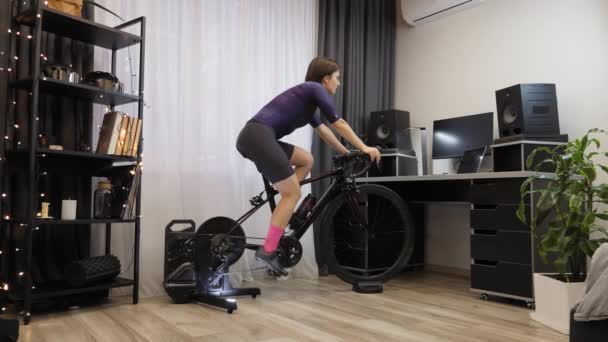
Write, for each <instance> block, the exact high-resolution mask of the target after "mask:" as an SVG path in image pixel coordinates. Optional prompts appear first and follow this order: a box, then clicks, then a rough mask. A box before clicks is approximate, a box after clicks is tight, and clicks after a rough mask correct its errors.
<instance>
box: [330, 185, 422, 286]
mask: <svg viewBox="0 0 608 342" xmlns="http://www.w3.org/2000/svg"><path fill="white" fill-rule="evenodd" d="M321 225H322V226H321V234H322V238H323V240H322V241H324V243H325V245H324V247H325V248H326V251H327V259H326V262H327V265H328V267H329V271H330V272H332V273H334V274H335V275H336V276H338V277H339V278H340V279H342V280H343V281H345V282H347V283H350V284H356V283H357V282H361V281H387V280H389V279H391V278H392V277H393V276H394V275H395V274H396V273H397V272H399V271H401V270H402V269H403V268H404V267H405V266H406V264H407V262H408V261H409V259H410V257H411V255H412V251H413V244H414V227H413V222H412V219H411V214H410V212H409V210H408V207H407V204H406V203H405V202H404V201H403V199H402V198H401V197H400V196H399V195H398V194H397V193H395V192H394V191H392V190H391V189H389V188H387V187H385V186H381V185H375V184H364V185H361V186H360V187H359V192H358V193H356V192H345V193H342V194H340V195H339V196H338V197H336V198H335V199H334V200H332V201H331V202H330V203H329V205H328V206H327V208H326V211H325V214H324V215H323V218H322V220H321Z"/></svg>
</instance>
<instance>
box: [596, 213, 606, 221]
mask: <svg viewBox="0 0 608 342" xmlns="http://www.w3.org/2000/svg"><path fill="white" fill-rule="evenodd" d="M595 217H597V218H599V219H600V220H604V221H608V214H605V213H604V214H600V213H595Z"/></svg>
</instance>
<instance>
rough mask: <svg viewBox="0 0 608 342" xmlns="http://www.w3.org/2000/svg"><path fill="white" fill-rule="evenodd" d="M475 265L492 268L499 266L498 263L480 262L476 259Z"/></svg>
mask: <svg viewBox="0 0 608 342" xmlns="http://www.w3.org/2000/svg"><path fill="white" fill-rule="evenodd" d="M474 262H475V265H482V266H490V267H496V266H497V265H498V261H490V260H478V259H475V261H474Z"/></svg>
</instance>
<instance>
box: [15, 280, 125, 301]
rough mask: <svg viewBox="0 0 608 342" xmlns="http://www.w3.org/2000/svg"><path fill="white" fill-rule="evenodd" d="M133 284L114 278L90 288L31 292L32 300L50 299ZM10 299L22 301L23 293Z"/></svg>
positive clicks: (50, 289) (48, 289) (49, 289)
mask: <svg viewBox="0 0 608 342" xmlns="http://www.w3.org/2000/svg"><path fill="white" fill-rule="evenodd" d="M134 283H135V282H134V281H133V280H130V279H125V278H114V279H112V280H109V281H106V282H103V283H101V284H96V285H91V286H87V287H78V288H69V287H67V288H57V287H55V288H46V289H45V288H43V289H36V290H33V291H32V298H33V299H39V298H52V297H60V296H68V295H73V294H78V293H87V292H94V291H100V290H106V289H112V288H116V287H126V286H133V285H134ZM11 297H13V299H15V300H23V293H22V291H20V293H14V294H12V295H11Z"/></svg>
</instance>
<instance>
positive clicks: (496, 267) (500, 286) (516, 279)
mask: <svg viewBox="0 0 608 342" xmlns="http://www.w3.org/2000/svg"><path fill="white" fill-rule="evenodd" d="M471 288H472V289H473V290H474V291H476V292H486V293H488V294H493V295H503V294H508V297H513V298H519V299H522V300H529V301H531V300H533V299H534V296H533V292H534V291H533V288H532V266H530V265H522V264H514V263H507V262H498V263H488V262H484V261H475V262H474V263H473V264H472V265H471Z"/></svg>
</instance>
